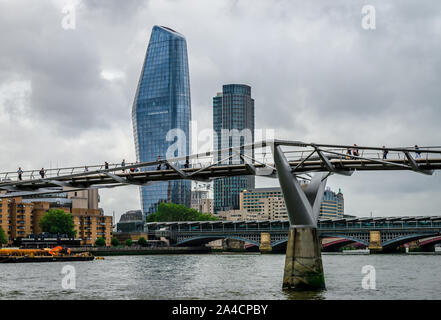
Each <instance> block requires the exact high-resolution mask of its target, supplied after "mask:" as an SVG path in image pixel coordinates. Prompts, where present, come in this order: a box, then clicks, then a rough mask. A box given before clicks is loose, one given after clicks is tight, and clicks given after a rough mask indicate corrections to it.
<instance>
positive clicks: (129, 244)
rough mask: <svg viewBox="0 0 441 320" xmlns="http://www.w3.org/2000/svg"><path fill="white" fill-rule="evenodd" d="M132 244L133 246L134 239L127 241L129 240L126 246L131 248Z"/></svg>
mask: <svg viewBox="0 0 441 320" xmlns="http://www.w3.org/2000/svg"><path fill="white" fill-rule="evenodd" d="M132 244H133V241H132V239H127V240H126V246H128V247H131V246H132Z"/></svg>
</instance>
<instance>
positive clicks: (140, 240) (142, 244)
mask: <svg viewBox="0 0 441 320" xmlns="http://www.w3.org/2000/svg"><path fill="white" fill-rule="evenodd" d="M146 244H147V240H146V239H145V238H144V237H140V238H139V239H138V245H140V246H145V245H146Z"/></svg>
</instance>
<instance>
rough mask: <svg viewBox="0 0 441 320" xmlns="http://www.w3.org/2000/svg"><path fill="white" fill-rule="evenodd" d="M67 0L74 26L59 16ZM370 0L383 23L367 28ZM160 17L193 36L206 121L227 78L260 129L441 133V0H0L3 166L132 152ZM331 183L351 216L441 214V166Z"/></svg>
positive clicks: (130, 191) (424, 138)
mask: <svg viewBox="0 0 441 320" xmlns="http://www.w3.org/2000/svg"><path fill="white" fill-rule="evenodd" d="M66 5H73V6H74V8H75V28H74V29H65V28H63V24H62V22H63V21H64V22H66V20H65V19H66V16H67V15H68V13H67V11H63V8H66V7H65V6H66ZM364 5H373V6H374V8H375V13H376V20H375V22H376V29H370V30H366V29H364V28H363V27H362V24H361V22H362V18H363V16H365V14H362V8H363V6H364ZM63 19H64V20H63ZM156 24H158V25H164V26H168V27H170V28H172V29H175V30H177V31H178V32H180V33H182V34H184V35H185V37H186V39H187V47H188V55H189V67H190V83H191V100H192V115H193V120H196V121H198V124H199V128H200V129H202V128H206V127H211V123H212V98H213V96H215V95H216V93H217V92H219V91H221V88H222V85H223V84H226V83H244V84H249V85H250V86H251V87H252V96H253V98H254V99H255V110H256V111H255V114H256V128H260V129H266V128H269V129H274V130H275V135H276V138H284V139H291V140H303V141H306V142H321V143H339V144H353V143H357V144H358V145H371V146H382V145H387V146H412V145H415V144H418V145H420V146H429V145H441V133H440V120H441V106H440V104H441V90H440V88H441V86H440V80H441V2H439V1H438V0H433V1H404V0H403V1H385V0H381V1H370V0H369V1H357V0H356V1H354V0H346V1H338V0H334V1H329V0H323V1H314V2H312V1H292V0H289V1H264V0H259V1H252V0H248V1H240V0H236V1H226V0H223V1H214V0H210V1H206V0H200V1H191V0H185V1H178V0H176V1H138V0H128V1H120V0H101V1H98V0H89V1H86V0H83V1H55V0H53V1H49V0H46V1H45V0H41V1H29V0H28V1H24V0H0V48H1V50H0V137H1V138H0V154H1V155H2V156H1V157H0V168H1V171H16V170H17V168H18V166H21V167H22V168H23V169H31V168H41V167H45V168H49V167H56V166H73V165H85V164H88V165H92V164H96V163H103V162H104V161H109V162H120V161H121V160H122V159H123V158H124V159H126V161H129V162H130V161H134V160H135V151H134V142H133V132H132V120H131V108H132V103H133V99H134V95H135V91H136V86H137V83H138V79H139V75H140V71H141V67H142V64H143V59H144V56H145V51H146V48H147V45H148V41H149V38H150V33H151V30H152V27H153V26H154V25H156ZM275 183H276V181H275V180H269V179H262V178H259V179H258V180H257V186H260V187H262V186H274V184H275ZM328 185H329V186H331V188H332V189H334V190H338V188H341V189H342V191H343V193H344V196H345V211H346V213H347V214H355V215H358V216H367V215H369V214H370V212H371V211H372V213H373V215H374V216H385V215H390V216H392V215H423V214H441V212H440V207H441V197H440V195H441V178H440V174H439V173H436V174H434V175H433V176H423V175H420V174H417V173H414V172H390V173H389V172H379V173H372V172H370V173H355V174H354V175H353V176H352V177H340V176H332V177H331V178H330V179H329V182H328ZM100 194H101V203H100V205H101V206H102V207H103V208H104V210H105V214H107V215H112V213H113V211H114V212H115V215H116V217H117V221H118V220H119V216H120V215H121V214H122V213H124V212H125V211H126V210H130V209H140V202H139V191H138V188H137V187H132V186H131V187H124V188H119V189H112V190H103V191H100Z"/></svg>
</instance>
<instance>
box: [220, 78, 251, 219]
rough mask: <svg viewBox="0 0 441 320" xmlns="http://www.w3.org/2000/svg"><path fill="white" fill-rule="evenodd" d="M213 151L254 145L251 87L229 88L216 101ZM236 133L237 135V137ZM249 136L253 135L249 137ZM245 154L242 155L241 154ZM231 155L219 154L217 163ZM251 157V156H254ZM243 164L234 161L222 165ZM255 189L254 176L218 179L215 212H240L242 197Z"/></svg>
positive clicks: (227, 86) (240, 85) (228, 85)
mask: <svg viewBox="0 0 441 320" xmlns="http://www.w3.org/2000/svg"><path fill="white" fill-rule="evenodd" d="M213 130H214V132H215V133H216V134H215V135H214V150H221V149H224V148H229V147H238V146H240V145H243V144H249V143H253V142H254V100H253V99H252V98H251V87H250V86H247V85H242V84H227V85H224V86H223V87H222V93H218V95H217V96H216V97H214V98H213ZM234 132H236V134H235V133H234ZM247 132H249V133H250V134H249V135H248V136H247V134H246V133H247ZM241 153H242V154H243V151H241ZM231 155H232V153H231V152H230V153H227V154H221V152H218V153H217V156H216V157H215V159H216V160H218V161H219V160H223V159H225V156H227V157H228V156H231ZM251 156H252V154H251ZM234 163H243V160H239V161H238V162H234V159H229V160H227V161H223V162H222V163H221V164H220V165H222V164H234ZM253 188H254V176H239V177H229V178H222V179H216V180H215V181H214V212H215V213H217V212H219V211H227V210H237V209H239V206H240V201H239V194H240V192H241V191H243V190H245V189H253Z"/></svg>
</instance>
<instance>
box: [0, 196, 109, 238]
mask: <svg viewBox="0 0 441 320" xmlns="http://www.w3.org/2000/svg"><path fill="white" fill-rule="evenodd" d="M98 199H99V196H98V190H96V189H95V190H84V191H77V192H65V193H57V194H48V195H44V196H41V195H40V196H39V197H38V198H37V197H34V198H27V199H23V198H22V197H17V198H3V199H1V200H0V226H1V227H2V228H3V230H4V231H5V233H6V235H7V236H8V242H9V244H11V243H13V241H14V239H17V238H24V237H27V236H28V235H30V234H40V233H41V232H42V230H41V228H40V225H39V222H40V219H41V218H42V217H43V216H44V214H45V213H46V212H47V211H48V210H49V209H61V210H63V211H65V212H68V213H70V214H71V215H72V218H73V222H74V224H75V230H76V232H77V233H76V238H81V242H80V243H81V245H93V244H94V243H95V240H96V239H97V238H99V237H103V238H104V239H105V240H106V245H108V246H110V242H111V240H112V234H113V217H112V216H105V215H104V213H103V210H102V209H100V208H98Z"/></svg>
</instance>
